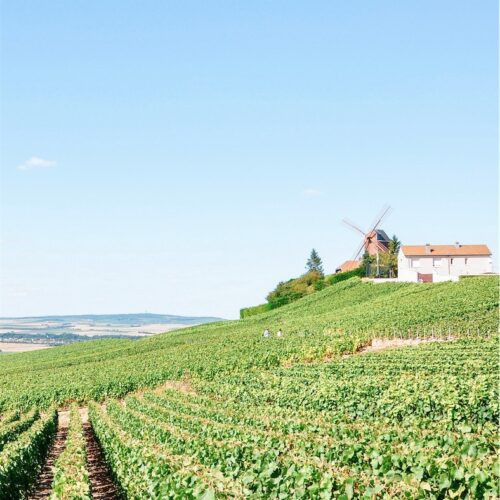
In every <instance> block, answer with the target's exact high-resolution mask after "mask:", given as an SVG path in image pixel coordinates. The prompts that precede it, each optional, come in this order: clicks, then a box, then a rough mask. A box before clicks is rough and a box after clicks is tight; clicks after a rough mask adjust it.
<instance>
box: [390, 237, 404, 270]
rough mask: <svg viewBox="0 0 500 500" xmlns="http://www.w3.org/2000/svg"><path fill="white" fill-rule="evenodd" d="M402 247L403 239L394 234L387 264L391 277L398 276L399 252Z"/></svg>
mask: <svg viewBox="0 0 500 500" xmlns="http://www.w3.org/2000/svg"><path fill="white" fill-rule="evenodd" d="M400 248H401V241H399V240H398V237H397V236H396V235H395V234H394V235H393V236H392V238H391V239H390V240H389V254H388V256H387V257H388V259H387V260H388V262H387V265H388V267H389V277H390V278H396V277H397V276H398V253H399V249H400Z"/></svg>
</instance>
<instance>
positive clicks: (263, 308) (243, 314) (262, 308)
mask: <svg viewBox="0 0 500 500" xmlns="http://www.w3.org/2000/svg"><path fill="white" fill-rule="evenodd" d="M271 309H272V308H271V305H270V304H260V305H258V306H253V307H245V308H244V309H240V319H244V318H249V317H250V316H255V315H256V314H262V313H265V312H268V311H270V310H271Z"/></svg>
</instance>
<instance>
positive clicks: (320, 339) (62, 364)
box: [0, 277, 498, 411]
mask: <svg viewBox="0 0 500 500" xmlns="http://www.w3.org/2000/svg"><path fill="white" fill-rule="evenodd" d="M266 327H267V328H269V330H270V331H271V332H276V331H277V330H278V328H281V329H282V330H283V333H284V337H283V339H275V338H274V337H273V338H271V339H268V340H269V341H264V340H263V339H262V331H263V330H264V328H266ZM497 327H498V278H497V277H479V278H478V277H475V278H468V279H464V280H460V281H459V282H457V283H452V282H448V283H429V284H426V283H384V284H376V285H375V284H372V283H363V282H361V280H360V279H359V278H352V279H349V280H346V281H342V282H340V283H336V284H334V285H332V286H329V287H327V288H325V289H324V290H322V291H319V292H315V293H312V294H310V295H308V296H306V297H304V298H302V299H300V300H298V301H296V302H293V303H291V304H288V305H286V306H284V307H280V308H278V309H274V310H272V311H269V312H266V313H263V314H260V315H258V316H252V317H250V318H247V319H245V320H243V321H226V322H220V323H211V324H206V325H201V326H197V327H193V328H188V329H182V330H178V331H176V332H170V333H169V334H167V335H156V336H153V337H150V338H147V339H144V340H136V341H127V340H103V341H93V342H86V343H80V344H76V345H71V346H64V347H56V348H52V349H46V350H42V351H35V352H30V353H21V354H15V355H9V356H3V357H2V362H1V363H0V388H1V391H0V411H5V410H7V409H9V408H24V409H28V408H31V407H34V406H37V407H40V408H42V407H48V406H50V405H51V404H52V403H53V402H57V403H59V404H66V403H67V402H71V401H76V402H85V401H89V400H92V399H95V400H102V399H105V398H107V397H110V396H112V397H121V396H123V395H125V394H127V393H129V392H131V391H133V390H135V389H138V388H140V387H154V386H156V385H158V384H161V383H162V382H164V381H165V380H175V379H180V378H182V377H183V376H184V375H185V374H186V373H189V374H190V376H191V377H193V378H202V379H207V380H209V379H211V378H213V377H214V376H216V375H217V374H218V373H223V374H226V375H227V374H231V373H233V372H235V371H240V370H241V371H247V370H251V369H254V368H257V369H269V368H274V367H279V366H281V365H283V364H293V363H297V362H301V361H308V362H313V361H321V360H323V359H325V358H331V357H334V356H337V355H340V354H343V353H350V352H353V351H355V350H356V349H357V348H358V347H359V346H362V345H366V343H368V342H370V340H371V338H372V337H373V336H374V335H376V336H378V337H381V338H383V337H393V336H394V335H395V334H397V335H399V336H406V335H410V336H415V335H416V334H417V332H418V335H420V336H421V335H426V336H430V335H431V334H432V332H434V333H435V334H440V335H444V334H447V333H448V329H449V330H450V333H451V334H453V335H454V336H456V337H461V336H463V335H467V334H468V332H469V334H470V335H476V336H477V335H483V334H484V333H485V332H488V330H489V331H496V330H497Z"/></svg>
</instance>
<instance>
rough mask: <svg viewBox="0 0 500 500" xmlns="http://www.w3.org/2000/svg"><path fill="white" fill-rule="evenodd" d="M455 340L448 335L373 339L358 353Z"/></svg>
mask: <svg viewBox="0 0 500 500" xmlns="http://www.w3.org/2000/svg"><path fill="white" fill-rule="evenodd" d="M452 340H455V338H454V337H451V336H450V337H447V338H444V339H438V338H435V339H432V338H430V339H373V340H372V343H371V345H368V346H365V347H363V348H361V349H360V350H359V351H358V353H365V352H377V351H383V350H384V349H389V348H392V347H407V346H416V345H420V344H430V343H432V342H451V341H452Z"/></svg>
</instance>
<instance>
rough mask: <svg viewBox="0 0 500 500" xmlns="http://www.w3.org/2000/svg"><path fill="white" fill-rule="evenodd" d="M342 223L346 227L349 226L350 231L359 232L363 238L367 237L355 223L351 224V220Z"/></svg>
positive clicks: (344, 220)
mask: <svg viewBox="0 0 500 500" xmlns="http://www.w3.org/2000/svg"><path fill="white" fill-rule="evenodd" d="M342 222H343V223H344V226H347V227H348V228H350V229H353V230H354V231H357V232H358V233H361V234H362V235H363V236H364V235H365V232H364V231H363V230H362V229H360V228H359V227H358V226H356V224H354V222H351V221H350V220H349V219H342Z"/></svg>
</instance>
